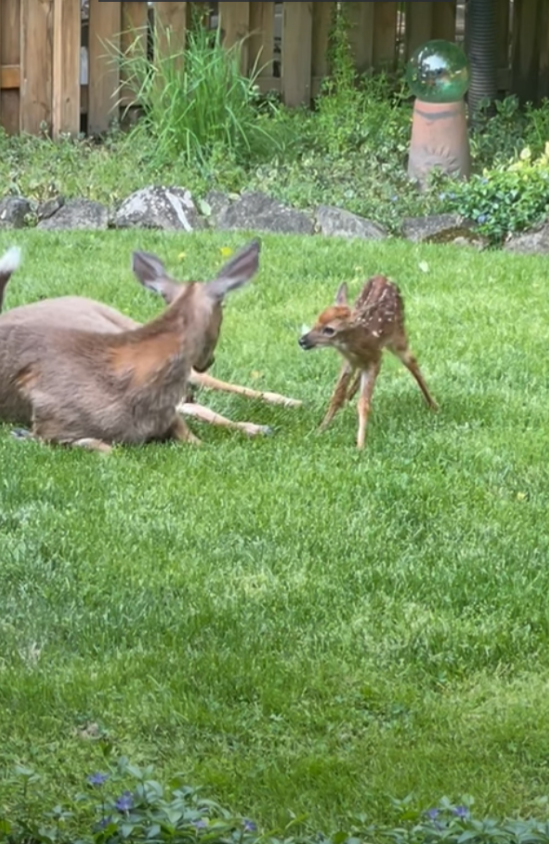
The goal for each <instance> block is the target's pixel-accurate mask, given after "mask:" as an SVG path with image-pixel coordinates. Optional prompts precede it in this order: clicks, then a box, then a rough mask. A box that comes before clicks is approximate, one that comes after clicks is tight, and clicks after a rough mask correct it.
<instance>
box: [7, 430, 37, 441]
mask: <svg viewBox="0 0 549 844" xmlns="http://www.w3.org/2000/svg"><path fill="white" fill-rule="evenodd" d="M11 435H12V437H15V439H16V440H32V439H34V437H33V435H32V433H31V431H29V430H28V429H27V428H14V429H13V431H12V432H11Z"/></svg>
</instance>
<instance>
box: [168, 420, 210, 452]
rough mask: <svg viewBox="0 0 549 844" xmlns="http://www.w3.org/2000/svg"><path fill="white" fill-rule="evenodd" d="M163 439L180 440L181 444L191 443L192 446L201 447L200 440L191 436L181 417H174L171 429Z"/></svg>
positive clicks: (193, 435)
mask: <svg viewBox="0 0 549 844" xmlns="http://www.w3.org/2000/svg"><path fill="white" fill-rule="evenodd" d="M165 439H168V440H169V439H174V440H180V441H181V442H186V443H191V444H192V445H202V440H201V439H199V438H198V437H197V436H196V435H195V434H193V432H192V431H191V429H190V428H189V426H188V425H187V423H186V422H185V420H184V419H182V418H181V416H176V418H175V419H174V421H173V423H172V425H171V427H170V428H169V430H168V431H167V433H166V437H165Z"/></svg>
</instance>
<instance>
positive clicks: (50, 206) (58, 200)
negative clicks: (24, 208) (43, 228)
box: [36, 196, 65, 220]
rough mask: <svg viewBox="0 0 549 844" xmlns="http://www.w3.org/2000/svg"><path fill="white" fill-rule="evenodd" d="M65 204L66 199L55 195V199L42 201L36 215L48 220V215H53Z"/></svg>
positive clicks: (40, 218)
mask: <svg viewBox="0 0 549 844" xmlns="http://www.w3.org/2000/svg"><path fill="white" fill-rule="evenodd" d="M64 204H65V199H64V197H62V196H55V197H53V199H46V201H45V202H41V203H40V205H39V206H38V209H37V211H36V216H37V217H38V219H39V220H47V219H48V217H53V215H54V214H56V213H57V212H58V211H59V209H60V208H62V207H63V205H64Z"/></svg>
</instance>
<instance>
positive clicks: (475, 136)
mask: <svg viewBox="0 0 549 844" xmlns="http://www.w3.org/2000/svg"><path fill="white" fill-rule="evenodd" d="M494 105H495V108H496V113H495V115H491V116H488V114H487V107H488V104H484V105H481V114H480V122H479V124H478V125H477V126H476V127H475V128H474V129H472V130H471V131H470V143H471V159H472V161H473V165H474V167H475V169H476V171H477V172H478V171H480V170H482V169H484V168H486V167H494V166H498V165H501V164H507V163H508V162H509V160H510V159H513V158H516V157H517V156H518V155H519V154H520V151H521V150H522V149H524V148H525V147H528V148H529V149H530V150H531V151H532V155H533V157H534V158H535V157H537V156H539V155H541V153H542V152H543V151H544V149H545V144H546V143H547V141H549V107H548V106H549V101H547V100H543V101H542V102H541V103H540V105H539V106H538V107H534V106H533V105H532V104H531V103H527V104H526V106H525V107H524V108H521V107H520V105H519V102H518V99H517V97H515V96H507V97H505V98H504V99H503V100H496V102H495V103H494Z"/></svg>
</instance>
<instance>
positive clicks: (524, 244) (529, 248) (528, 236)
mask: <svg viewBox="0 0 549 844" xmlns="http://www.w3.org/2000/svg"><path fill="white" fill-rule="evenodd" d="M503 248H504V250H505V251H506V252H515V253H516V254H518V255H546V254H547V253H548V252H549V220H548V221H546V222H545V223H543V224H542V225H541V226H536V228H535V229H530V230H529V231H525V232H520V233H516V234H508V235H507V238H506V240H505V243H504V244H503Z"/></svg>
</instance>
